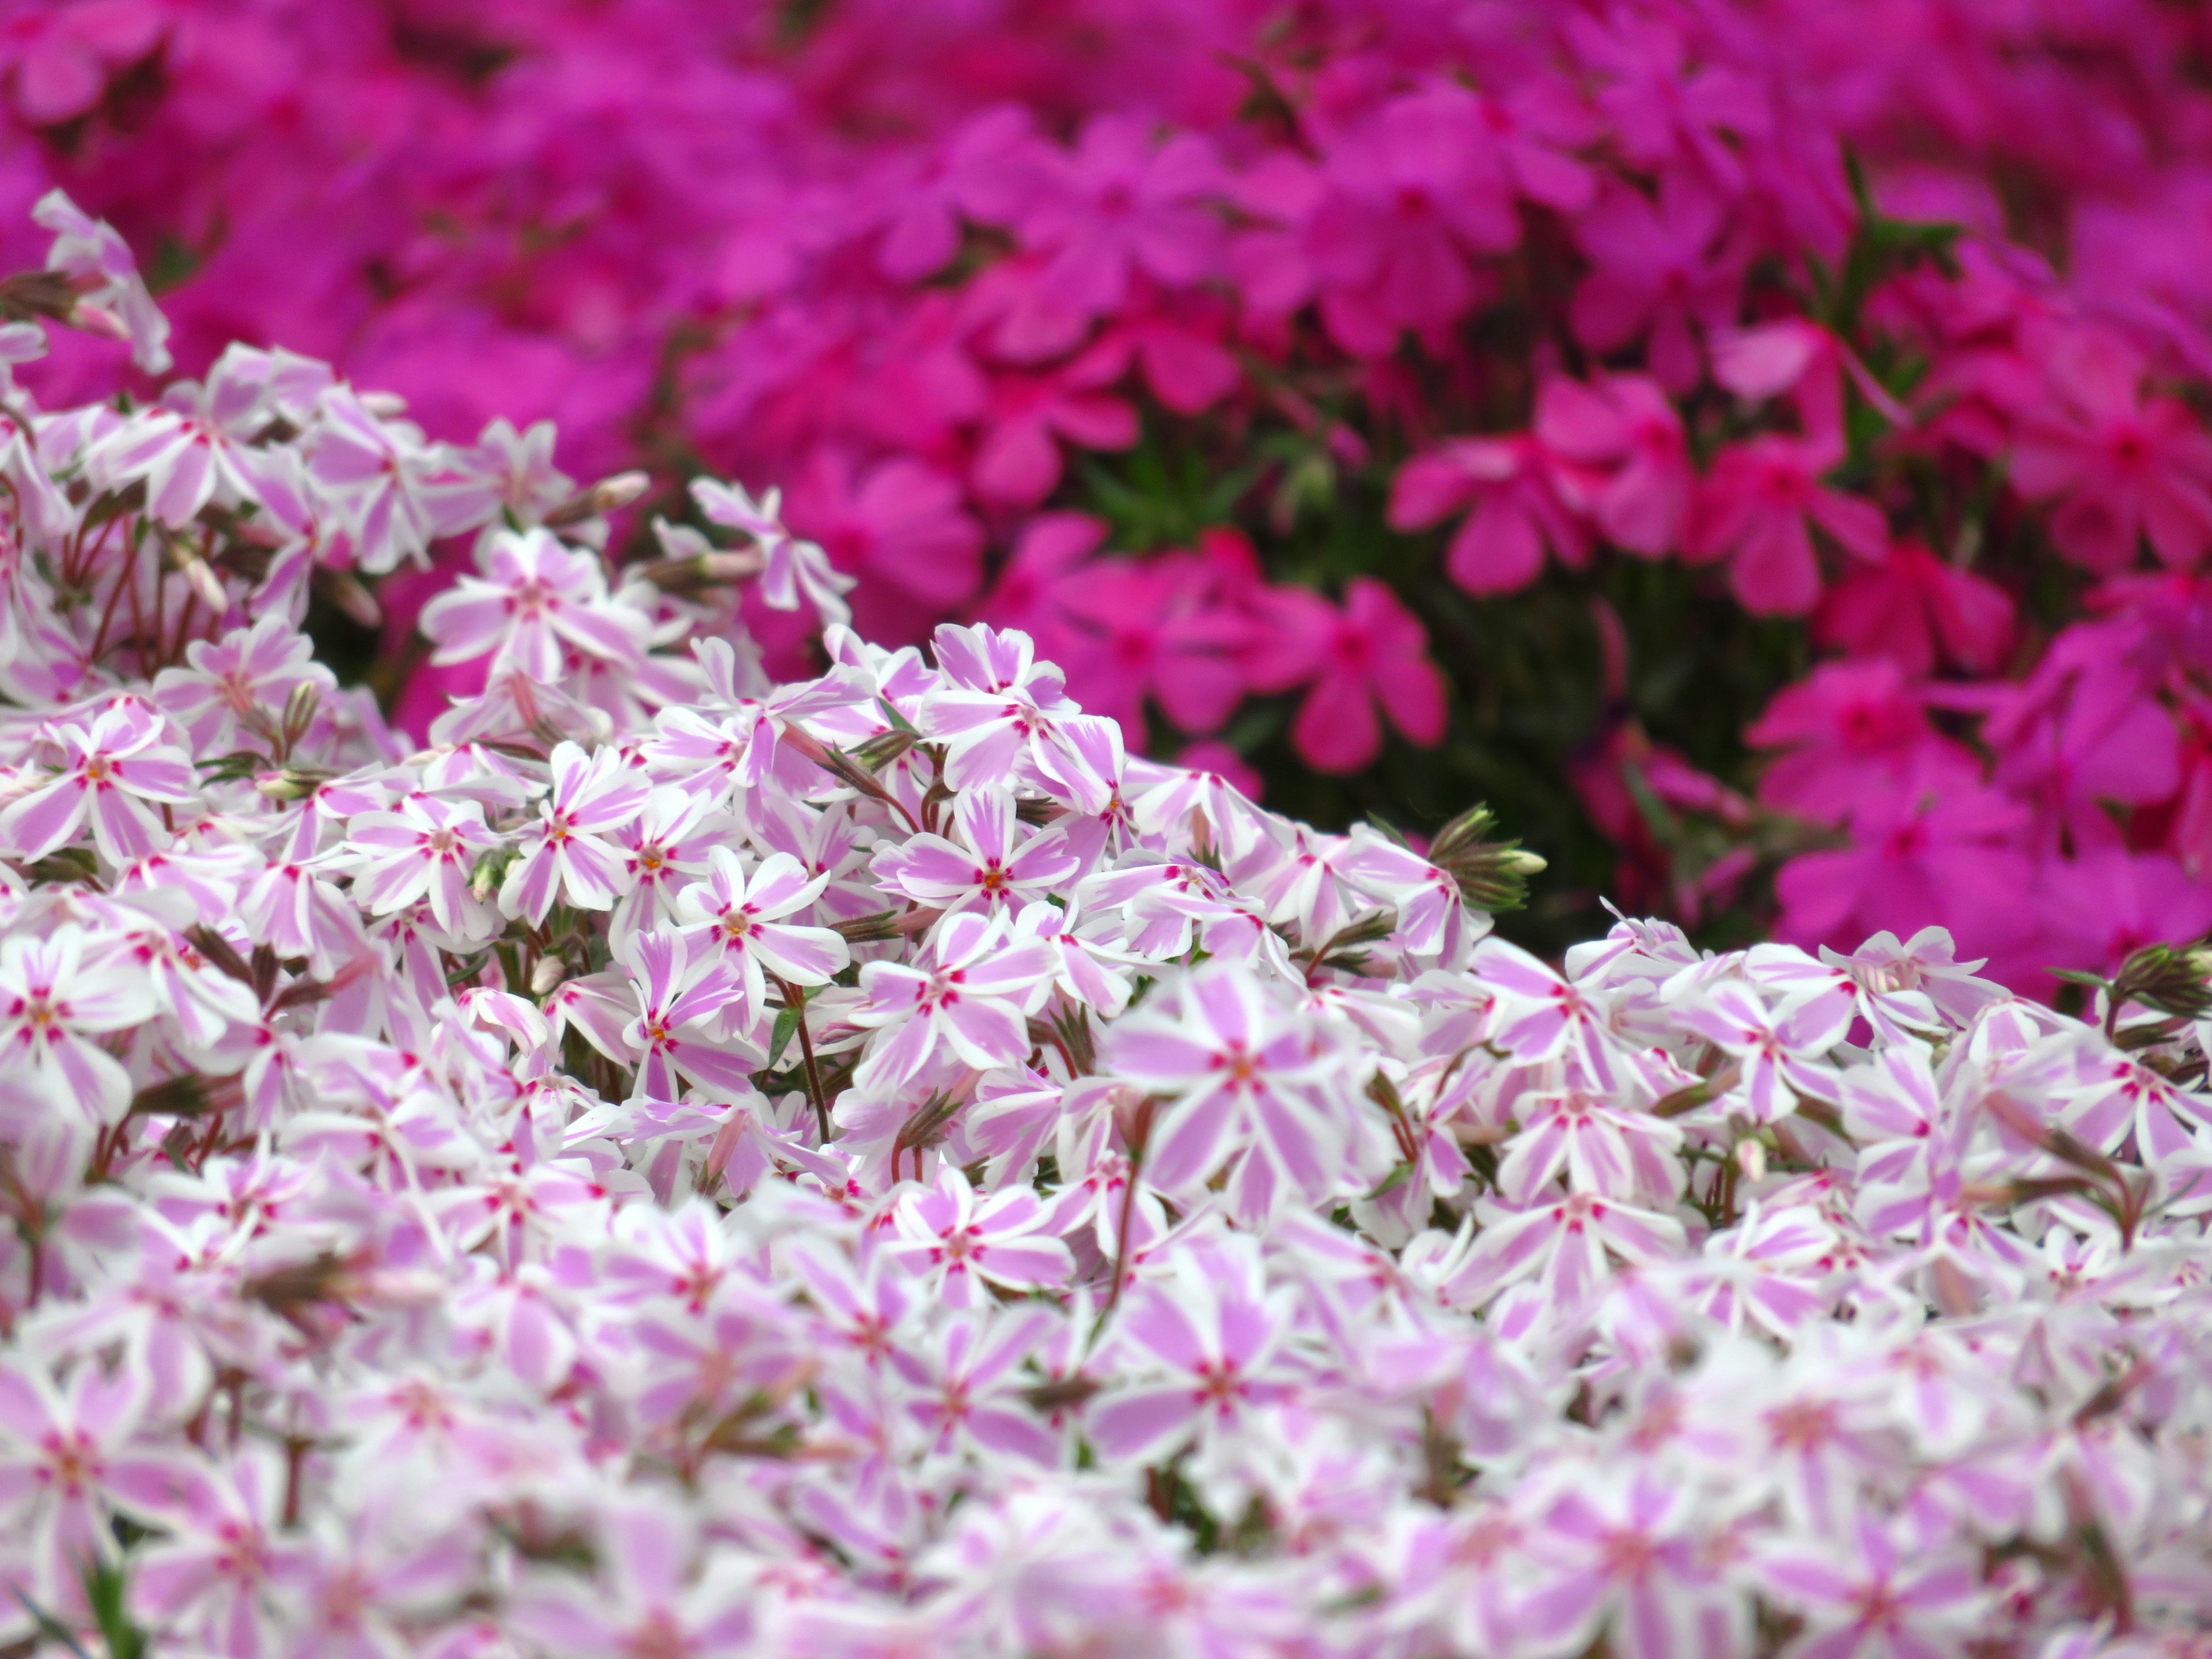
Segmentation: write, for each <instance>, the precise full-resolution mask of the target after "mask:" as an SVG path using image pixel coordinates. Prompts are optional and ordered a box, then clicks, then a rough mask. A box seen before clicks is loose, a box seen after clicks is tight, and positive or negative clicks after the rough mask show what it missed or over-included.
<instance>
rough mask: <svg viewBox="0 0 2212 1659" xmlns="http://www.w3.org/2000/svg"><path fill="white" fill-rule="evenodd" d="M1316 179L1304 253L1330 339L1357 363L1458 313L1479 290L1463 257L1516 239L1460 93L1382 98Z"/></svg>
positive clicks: (1494, 169) (1471, 108) (1482, 140)
mask: <svg viewBox="0 0 2212 1659" xmlns="http://www.w3.org/2000/svg"><path fill="white" fill-rule="evenodd" d="M1323 177H1324V179H1326V181H1327V186H1328V188H1327V191H1326V193H1325V194H1324V195H1323V196H1322V199H1321V201H1320V203H1319V204H1318V205H1317V206H1316V208H1315V209H1314V210H1313V213H1312V216H1311V217H1310V219H1309V220H1308V222H1307V224H1306V228H1305V242H1306V246H1307V248H1308V250H1309V257H1310V259H1311V261H1312V264H1313V269H1314V271H1315V273H1316V276H1318V277H1319V279H1320V282H1321V284H1322V295H1321V309H1322V317H1323V318H1324V319H1326V321H1327V323H1328V329H1329V331H1330V333H1331V334H1332V335H1333V336H1334V337H1335V338H1336V340H1337V341H1338V343H1340V344H1341V345H1342V346H1343V347H1344V348H1345V349H1346V350H1348V351H1352V352H1354V353H1357V354H1358V355H1360V356H1383V355H1385V354H1387V353H1388V352H1389V350H1390V349H1391V347H1392V346H1393V345H1394V344H1395V342H1396V339H1397V337H1398V334H1399V332H1400V331H1401V330H1404V329H1409V328H1410V329H1433V328H1437V327H1439V326H1441V325H1444V324H1447V323H1449V322H1452V321H1455V319H1458V318H1459V317H1460V316H1462V314H1464V313H1465V312H1466V311H1467V309H1468V307H1469V306H1470V305H1471V304H1472V303H1473V302H1474V298H1475V294H1476V284H1475V278H1474V274H1473V273H1472V272H1471V271H1470V270H1468V255H1469V254H1470V253H1476V254H1480V253H1497V252H1502V251H1504V250H1505V249H1507V248H1510V247H1511V246H1513V245H1514V244H1515V243H1516V242H1517V241H1518V240H1520V237H1521V225H1520V220H1519V218H1518V216H1516V213H1515V210H1514V204H1513V197H1512V193H1511V187H1510V181H1509V179H1507V177H1506V174H1505V173H1504V169H1503V168H1501V167H1498V163H1497V161H1496V157H1495V154H1494V141H1493V140H1492V137H1491V134H1490V132H1489V131H1488V130H1487V128H1486V125H1485V122H1484V119H1483V114H1482V110H1481V108H1480V106H1479V105H1478V104H1477V102H1476V100H1474V98H1473V97H1472V96H1471V95H1469V94H1468V93H1467V92H1465V91H1463V90H1462V89H1461V88H1457V87H1452V86H1436V87H1431V88H1426V89H1425V90H1422V91H1419V92H1413V93H1407V94H1404V95H1403V96H1401V97H1398V98H1395V99H1393V100H1390V101H1389V103H1387V104H1385V105H1384V106H1383V107H1382V108H1381V109H1380V110H1378V111H1377V112H1376V113H1375V114H1374V115H1372V116H1371V117H1370V118H1368V119H1367V120H1366V121H1365V122H1364V123H1362V124H1361V125H1358V126H1357V127H1355V128H1354V129H1353V130H1352V131H1350V132H1348V133H1347V134H1346V135H1345V137H1342V138H1341V139H1340V140H1339V141H1338V142H1337V143H1336V144H1335V145H1334V147H1333V148H1332V149H1330V151H1329V153H1328V158H1327V160H1326V161H1325V162H1324V163H1323Z"/></svg>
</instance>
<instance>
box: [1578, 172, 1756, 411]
mask: <svg viewBox="0 0 2212 1659" xmlns="http://www.w3.org/2000/svg"><path fill="white" fill-rule="evenodd" d="M1723 226H1724V221H1723V217H1722V212H1721V203H1720V201H1719V199H1718V198H1717V197H1716V196H1715V195H1714V194H1713V192H1712V191H1711V190H1709V189H1707V188H1706V187H1705V186H1704V185H1699V184H1697V183H1695V182H1693V181H1692V179H1691V178H1690V176H1689V175H1688V174H1687V173H1685V172H1682V171H1680V170H1677V171H1675V172H1673V173H1668V174H1667V175H1666V176H1665V178H1664V179H1662V183H1661V185H1660V189H1659V197H1658V200H1657V201H1656V203H1655V202H1654V201H1653V200H1652V198H1651V197H1648V196H1646V195H1645V194H1644V192H1643V191H1640V190H1637V189H1635V188H1633V187H1632V186H1631V185H1622V184H1615V185H1611V186H1610V187H1608V188H1607V190H1606V191H1604V192H1603V193H1602V194H1601V195H1600V196H1599V197H1598V199H1597V203H1596V205H1595V206H1594V207H1592V208H1591V209H1590V210H1589V211H1588V212H1586V213H1584V214H1583V216H1582V217H1581V218H1580V219H1578V220H1577V221H1576V223H1575V236H1576V240H1577V241H1579V242H1580V243H1581V244H1582V248H1583V252H1584V253H1586V254H1588V255H1589V259H1590V264H1591V267H1592V269H1591V271H1590V274H1589V276H1585V277H1584V278H1583V281H1582V284H1581V286H1580V287H1578V288H1577V289H1576V290H1575V296H1574V300H1573V301H1572V303H1571V306H1570V307H1569V310H1568V317H1569V319H1570V320H1571V322H1572V323H1573V325H1574V330H1575V337H1576V338H1577V339H1579V340H1580V341H1581V342H1582V343H1583V344H1584V345H1586V346H1588V347H1589V349H1591V350H1593V351H1598V352H1613V351H1618V350H1620V349H1621V348H1622V347H1624V346H1626V345H1630V344H1632V343H1635V342H1636V341H1638V340H1644V341H1645V345H1644V362H1645V364H1646V365H1647V367H1648V368H1650V372H1651V375H1652V378H1653V379H1655V380H1657V381H1658V382H1659V384H1660V385H1661V386H1664V387H1665V388H1666V389H1667V390H1668V391H1669V392H1674V393H1676V394H1677V395H1679V394H1680V393H1682V392H1687V391H1689V390H1690V389H1691V388H1692V387H1693V386H1696V385H1697V383H1698V380H1699V374H1700V371H1701V369H1702V367H1703V354H1702V352H1701V351H1700V349H1699V343H1698V337H1697V331H1700V330H1702V331H1705V332H1706V333H1711V332H1712V331H1715V330H1717V329H1721V328H1724V327H1726V326H1727V325H1729V324H1730V323H1732V322H1734V321H1735V313H1736V305H1737V298H1738V294H1739V291H1740V289H1741V285H1742V281H1743V273H1742V266H1741V260H1739V259H1737V258H1734V257H1732V256H1731V255H1730V254H1729V253H1728V252H1724V251H1717V250H1716V248H1715V246H1714V244H1715V243H1716V242H1717V241H1718V240H1720V239H1721V235H1722V232H1723Z"/></svg>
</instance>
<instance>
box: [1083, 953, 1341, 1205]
mask: <svg viewBox="0 0 2212 1659" xmlns="http://www.w3.org/2000/svg"><path fill="white" fill-rule="evenodd" d="M1177 1002H1178V1007H1177V1011H1176V1012H1175V1013H1174V1014H1172V1015H1170V1014H1169V1013H1166V1012H1163V1011H1158V1010H1155V1009H1154V1008H1152V1007H1150V1006H1147V1007H1145V1008H1141V1009H1139V1010H1138V1011H1137V1012H1135V1013H1133V1014H1131V1015H1129V1016H1128V1017H1127V1018H1124V1019H1122V1020H1121V1021H1120V1022H1119V1023H1118V1024H1115V1027H1114V1028H1113V1030H1112V1033H1111V1035H1110V1037H1109V1053H1110V1054H1111V1057H1112V1063H1113V1065H1114V1066H1115V1071H1116V1073H1118V1074H1119V1075H1121V1076H1123V1077H1126V1078H1127V1079H1130V1080H1131V1081H1132V1082H1133V1083H1136V1084H1138V1085H1139V1086H1141V1087H1143V1088H1146V1089H1148V1090H1150V1091H1152V1092H1154V1093H1156V1094H1158V1095H1161V1096H1164V1097H1165V1098H1166V1099H1167V1101H1168V1102H1169V1105H1168V1108H1167V1109H1166V1110H1165V1111H1164V1112H1163V1113H1162V1114H1161V1115H1160V1119H1159V1121H1158V1124H1157V1125H1156V1126H1155V1127H1154V1128H1153V1130H1152V1138H1151V1140H1150V1142H1149V1143H1148V1146H1147V1148H1146V1155H1145V1177H1146V1180H1148V1181H1150V1182H1152V1184H1153V1185H1154V1186H1156V1187H1158V1188H1160V1189H1161V1190H1162V1191H1164V1192H1169V1193H1173V1192H1176V1191H1179V1190H1182V1189H1185V1188H1194V1187H1197V1186H1199V1185H1201V1184H1203V1183H1204V1182H1206V1181H1207V1180H1208V1179H1209V1178H1211V1177H1212V1176H1213V1175H1214V1174H1215V1173H1216V1172H1217V1171H1218V1170H1220V1168H1221V1167H1222V1165H1223V1164H1224V1163H1225V1161H1226V1160H1227V1159H1228V1158H1231V1156H1232V1155H1233V1154H1234V1153H1236V1152H1240V1151H1242V1150H1243V1149H1244V1148H1246V1147H1255V1148H1256V1149H1257V1156H1256V1158H1248V1159H1247V1164H1248V1165H1251V1164H1257V1163H1258V1162H1259V1161H1260V1160H1261V1159H1264V1161H1265V1163H1266V1164H1267V1166H1269V1167H1268V1168H1267V1170H1261V1169H1259V1168H1248V1169H1246V1170H1245V1171H1244V1172H1243V1176H1242V1179H1241V1182H1238V1184H1240V1185H1242V1186H1246V1187H1253V1186H1254V1185H1255V1183H1258V1182H1269V1178H1270V1177H1271V1176H1272V1177H1273V1182H1279V1183H1280V1186H1279V1188H1277V1187H1275V1186H1274V1185H1273V1182H1269V1185H1268V1187H1267V1190H1268V1191H1274V1190H1287V1191H1289V1192H1293V1193H1297V1194H1302V1195H1303V1196H1304V1197H1305V1198H1307V1199H1309V1200H1311V1199H1316V1198H1319V1197H1321V1196H1322V1194H1326V1193H1327V1192H1328V1191H1329V1190H1330V1188H1331V1187H1332V1186H1333V1185H1334V1183H1335V1182H1337V1181H1339V1180H1340V1178H1341V1176H1342V1175H1343V1166H1344V1164H1345V1162H1346V1152H1347V1151H1348V1150H1349V1147H1350V1145H1351V1141H1350V1137H1349V1135H1348V1134H1347V1129H1348V1127H1349V1125H1348V1124H1347V1122H1346V1116H1347V1114H1346V1111H1345V1109H1344V1106H1343V1103H1342V1102H1341V1100H1340V1097H1339V1095H1338V1093H1337V1088H1336V1084H1335V1075H1334V1073H1335V1061H1334V1056H1333V1055H1332V1054H1330V1053H1329V1052H1328V1049H1327V1048H1325V1047H1324V1046H1323V1045H1322V1042H1320V1041H1319V1040H1318V1037H1317V1034H1316V1032H1314V1031H1313V1030H1312V1029H1311V1028H1310V1026H1309V1025H1308V1024H1305V1023H1304V1021H1302V1020H1300V1019H1299V1018H1297V1017H1295V1016H1294V1015H1293V1014H1292V1013H1291V1011H1290V1010H1288V1009H1286V1008H1285V1007H1283V1006H1280V1005H1279V1003H1278V1002H1276V1001H1275V1000H1273V999H1272V998H1270V997H1269V996H1267V994H1265V993H1264V992H1263V991H1262V990H1261V987H1260V984H1259V982H1258V981H1256V980H1255V979H1254V978H1253V977H1252V976H1251V975H1250V974H1249V973H1247V972H1245V971H1243V970H1242V969H1237V968H1233V967H1229V966H1225V965H1217V966H1212V967H1208V968H1206V969H1200V971H1199V972H1197V973H1195V974H1193V975H1191V976H1190V977H1189V978H1188V979H1186V980H1185V981H1183V982H1182V987H1181V990H1180V993H1179V994H1178V998H1177ZM1267 1207H1268V1206H1267V1204H1266V1203H1261V1205H1260V1208H1261V1212H1262V1213H1264V1212H1265V1211H1266V1209H1267Z"/></svg>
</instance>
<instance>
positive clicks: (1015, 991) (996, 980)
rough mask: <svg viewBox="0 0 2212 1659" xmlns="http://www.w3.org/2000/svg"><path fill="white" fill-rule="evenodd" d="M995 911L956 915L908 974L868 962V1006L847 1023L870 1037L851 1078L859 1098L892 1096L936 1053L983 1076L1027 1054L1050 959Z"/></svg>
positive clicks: (863, 972)
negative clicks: (868, 1029)
mask: <svg viewBox="0 0 2212 1659" xmlns="http://www.w3.org/2000/svg"><path fill="white" fill-rule="evenodd" d="M1011 924H1012V918H1011V917H1010V916H1009V915H1007V913H1006V912H1005V911H1003V910H1001V911H1000V912H998V913H997V914H996V915H991V916H988V917H986V916H985V915H981V913H979V912H976V911H973V910H964V911H962V912H961V913H960V914H959V915H951V916H947V917H945V920H944V921H942V922H940V923H939V924H938V926H937V927H935V929H933V932H932V933H931V937H930V939H929V942H928V944H927V945H925V946H924V947H923V949H922V951H921V953H920V954H919V955H918V956H917V957H915V963H914V964H913V965H912V966H908V964H907V963H900V962H871V963H867V964H866V965H865V966H864V967H863V968H862V969H860V989H861V990H862V991H863V992H865V993H866V996H867V1000H866V1003H865V1004H864V1005H863V1006H862V1007H861V1009H860V1012H858V1013H856V1014H855V1015H854V1019H855V1020H856V1021H857V1022H858V1023H859V1024H861V1025H864V1026H872V1027H874V1028H876V1029H877V1031H878V1035H877V1036H875V1037H873V1038H872V1039H871V1040H870V1042H869V1047H868V1053H867V1056H866V1059H864V1060H862V1061H861V1062H860V1070H859V1071H858V1072H856V1073H854V1082H855V1083H856V1084H857V1085H859V1086H860V1088H862V1089H864V1090H871V1091H873V1090H884V1089H895V1088H896V1087H898V1086H899V1085H902V1084H903V1083H905V1082H907V1081H908V1079H911V1078H913V1077H915V1075H916V1074H917V1073H920V1072H921V1069H922V1068H923V1067H924V1066H927V1064H928V1063H929V1062H930V1060H932V1059H933V1057H934V1056H935V1055H936V1054H937V1053H938V1052H939V1049H940V1048H942V1049H943V1050H945V1052H947V1053H949V1054H952V1055H953V1056H955V1057H957V1059H958V1060H960V1061H961V1062H962V1063H963V1064H964V1065H968V1066H974V1067H975V1069H976V1070H978V1071H988V1070H989V1069H990V1068H991V1067H993V1066H1003V1065H1006V1064H1009V1063H1010V1062H1012V1061H1014V1060H1020V1059H1022V1058H1023V1057H1024V1055H1026V1054H1028V1053H1029V1051H1030V1039H1029V1027H1028V1017H1029V1015H1030V1012H1032V1011H1033V1010H1034V1009H1035V1008H1036V1006H1038V1005H1039V1004H1040V1003H1042V1001H1043V1000H1044V999H1045V997H1046V996H1047V995H1048V994H1050V991H1051V988H1052V975H1053V970H1054V959H1053V953H1052V951H1050V950H1049V949H1048V947H1047V946H1046V945H1044V944H1043V943H1042V941H1041V940H1036V939H1020V938H1017V937H1015V936H1014V935H1013V934H1012V932H1011Z"/></svg>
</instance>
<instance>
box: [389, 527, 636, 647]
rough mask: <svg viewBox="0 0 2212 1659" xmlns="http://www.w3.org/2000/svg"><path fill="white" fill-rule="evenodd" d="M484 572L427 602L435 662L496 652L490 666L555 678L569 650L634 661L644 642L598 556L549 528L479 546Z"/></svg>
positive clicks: (425, 623)
mask: <svg viewBox="0 0 2212 1659" xmlns="http://www.w3.org/2000/svg"><path fill="white" fill-rule="evenodd" d="M477 568H478V569H479V570H480V571H482V572H483V574H481V575H478V576H463V577H462V578H461V579H460V580H459V582H457V583H455V584H454V586H453V587H451V588H450V589H448V590H447V592H443V593H441V594H439V595H438V596H437V597H436V598H435V599H432V600H431V601H430V602H429V604H428V605H425V606H423V607H422V631H423V633H424V634H426V635H428V636H429V638H430V640H431V641H432V642H433V643H434V644H435V645H436V646H437V647H438V649H437V652H436V653H435V655H434V656H433V657H432V658H431V660H432V661H433V662H440V663H456V662H470V661H473V660H474V659H477V658H478V657H482V656H484V655H487V654H489V656H490V657H491V659H492V660H491V665H490V668H489V672H491V673H492V674H495V675H496V674H501V673H505V672H507V671H510V670H520V671H522V672H523V673H525V674H526V675H528V676H529V677H530V678H532V679H534V680H538V681H542V682H544V683H547V684H556V683H558V682H559V681H561V680H562V679H563V678H566V674H565V672H564V669H565V657H566V653H568V651H571V650H574V651H580V652H582V653H585V654H586V655H587V656H592V657H599V658H602V659H606V660H609V661H614V662H630V661H635V659H637V658H639V657H640V656H641V655H642V654H643V652H644V645H645V641H643V639H642V638H641V637H640V635H639V630H638V629H636V628H635V626H634V624H633V623H632V622H631V620H630V619H629V617H628V616H627V615H626V614H625V613H624V612H623V611H617V610H616V609H614V608H613V607H612V605H611V603H610V600H609V597H608V592H607V578H606V568H605V566H604V565H602V564H601V563H600V562H599V556H598V555H597V554H595V553H592V552H590V551H588V550H585V549H582V548H575V547H570V546H569V545H568V544H566V543H564V542H561V541H557V540H556V539H555V538H554V537H553V536H552V534H551V533H550V532H547V531H544V530H532V531H527V532H524V533H523V534H521V535H519V536H518V535H515V534H513V533H512V532H500V533H498V534H496V535H494V536H492V537H491V538H489V540H487V541H486V542H484V543H483V544H482V545H481V546H480V547H479V548H478V549H477Z"/></svg>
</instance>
